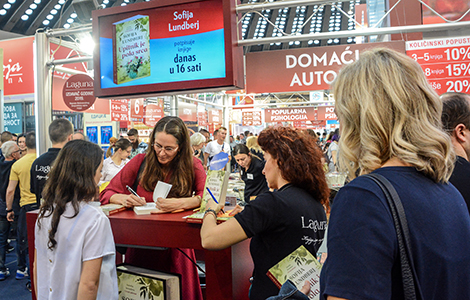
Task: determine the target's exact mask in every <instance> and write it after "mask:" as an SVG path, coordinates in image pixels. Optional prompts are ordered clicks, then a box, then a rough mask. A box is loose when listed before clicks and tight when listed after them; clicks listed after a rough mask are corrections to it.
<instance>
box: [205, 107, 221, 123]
mask: <svg viewBox="0 0 470 300" xmlns="http://www.w3.org/2000/svg"><path fill="white" fill-rule="evenodd" d="M208 112H209V118H208V121H209V123H217V124H222V111H221V110H220V109H210V110H209V111H208Z"/></svg>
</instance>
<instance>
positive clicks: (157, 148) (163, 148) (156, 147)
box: [153, 143, 178, 153]
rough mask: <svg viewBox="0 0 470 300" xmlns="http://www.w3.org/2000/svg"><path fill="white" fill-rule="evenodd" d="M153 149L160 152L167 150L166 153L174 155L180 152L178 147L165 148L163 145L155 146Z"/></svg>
mask: <svg viewBox="0 0 470 300" xmlns="http://www.w3.org/2000/svg"><path fill="white" fill-rule="evenodd" d="M153 147H154V148H155V150H156V151H158V152H160V151H162V150H165V152H169V153H173V152H175V151H176V150H178V146H176V147H163V146H162V145H160V144H157V143H155V144H153Z"/></svg>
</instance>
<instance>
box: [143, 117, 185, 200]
mask: <svg viewBox="0 0 470 300" xmlns="http://www.w3.org/2000/svg"><path fill="white" fill-rule="evenodd" d="M159 132H164V133H166V134H170V135H172V136H174V137H175V139H176V142H177V144H178V150H177V151H178V153H177V154H176V156H175V157H174V158H173V160H172V161H171V162H170V165H169V170H171V172H172V173H171V177H170V182H169V183H170V184H172V185H173V187H172V188H171V190H170V194H169V195H168V196H169V197H189V196H192V191H193V182H194V167H193V154H192V150H191V143H190V140H189V133H188V129H187V128H186V125H185V124H184V122H183V121H182V120H181V119H180V118H178V117H170V116H168V117H164V118H162V119H160V121H158V122H157V124H155V127H154V128H153V131H152V134H151V135H150V143H149V144H150V146H151V147H153V145H154V144H155V135H156V134H157V133H159ZM145 159H146V164H145V168H144V171H143V173H142V179H141V180H140V185H141V186H142V187H143V188H144V189H145V190H146V191H149V192H151V191H153V190H154V189H155V185H156V184H157V182H158V181H159V180H161V181H163V180H165V178H164V177H165V174H164V173H163V170H162V166H161V164H160V162H159V161H158V158H157V153H156V152H155V150H154V149H149V151H147V154H146V156H145Z"/></svg>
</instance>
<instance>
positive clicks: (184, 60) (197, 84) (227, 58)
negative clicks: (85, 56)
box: [93, 0, 244, 98]
mask: <svg viewBox="0 0 470 300" xmlns="http://www.w3.org/2000/svg"><path fill="white" fill-rule="evenodd" d="M237 30H238V27H237V22H236V14H235V4H234V1H227V0H204V1H189V0H158V1H150V2H141V3H136V4H131V5H126V6H121V7H112V8H107V9H102V10H96V11H93V38H94V41H95V44H96V46H95V50H94V51H95V52H94V56H93V57H94V59H93V62H94V70H95V82H94V87H95V96H97V97H102V98H103V97H108V98H111V97H112V98H119V97H132V96H138V97H141V96H151V95H162V94H176V93H188V92H203V91H217V90H230V89H241V88H243V87H244V79H243V74H244V70H243V52H242V48H241V47H238V46H237V42H238V35H237Z"/></svg>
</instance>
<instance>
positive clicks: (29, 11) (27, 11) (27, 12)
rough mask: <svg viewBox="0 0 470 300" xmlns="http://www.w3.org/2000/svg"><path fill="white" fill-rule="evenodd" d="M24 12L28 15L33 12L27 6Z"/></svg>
mask: <svg viewBox="0 0 470 300" xmlns="http://www.w3.org/2000/svg"><path fill="white" fill-rule="evenodd" d="M25 13H26V14H27V15H30V14H32V13H33V10H32V9H29V8H28V9H27V10H26V11H25Z"/></svg>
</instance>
